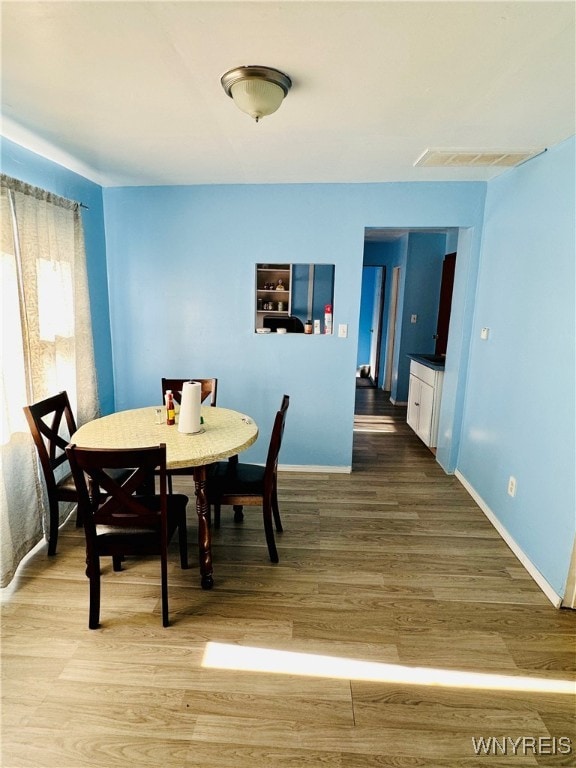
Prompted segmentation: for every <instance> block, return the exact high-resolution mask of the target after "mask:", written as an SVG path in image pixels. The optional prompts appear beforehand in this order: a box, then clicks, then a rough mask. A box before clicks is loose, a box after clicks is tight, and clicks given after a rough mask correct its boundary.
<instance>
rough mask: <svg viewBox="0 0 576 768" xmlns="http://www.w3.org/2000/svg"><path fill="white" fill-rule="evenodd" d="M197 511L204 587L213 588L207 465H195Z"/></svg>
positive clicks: (199, 552) (201, 578)
mask: <svg viewBox="0 0 576 768" xmlns="http://www.w3.org/2000/svg"><path fill="white" fill-rule="evenodd" d="M194 484H195V493H196V513H197V515H198V554H199V560H200V583H201V584H202V589H212V587H213V586H214V579H213V578H212V545H211V535H210V526H209V525H208V498H207V496H206V467H194Z"/></svg>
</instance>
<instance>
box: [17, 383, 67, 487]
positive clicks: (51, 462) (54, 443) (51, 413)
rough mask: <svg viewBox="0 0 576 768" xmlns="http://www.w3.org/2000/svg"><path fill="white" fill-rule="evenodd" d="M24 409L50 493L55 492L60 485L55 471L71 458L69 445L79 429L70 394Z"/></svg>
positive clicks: (62, 393)
mask: <svg viewBox="0 0 576 768" xmlns="http://www.w3.org/2000/svg"><path fill="white" fill-rule="evenodd" d="M23 410H24V414H25V416H26V420H27V421H28V426H29V427H30V432H31V433H32V437H33V439H34V443H35V445H36V449H37V451H38V456H39V458H40V463H41V465H42V471H43V472H44V477H45V479H46V485H47V487H48V493H51V492H52V490H53V489H54V488H55V487H56V478H55V475H54V472H55V471H56V469H57V468H58V467H59V466H60V465H62V464H64V463H65V462H67V461H68V459H67V456H66V446H67V445H68V443H69V442H70V437H71V436H72V435H73V434H74V432H76V421H75V419H74V414H73V413H72V408H71V407H70V400H69V399H68V394H67V393H66V392H59V393H58V394H57V395H53V396H52V397H48V398H46V399H45V400H40V401H39V402H37V403H33V404H32V405H25V406H24V409H23ZM64 428H66V430H67V434H66V433H64Z"/></svg>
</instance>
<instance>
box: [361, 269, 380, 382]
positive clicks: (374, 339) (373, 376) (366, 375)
mask: <svg viewBox="0 0 576 768" xmlns="http://www.w3.org/2000/svg"><path fill="white" fill-rule="evenodd" d="M385 285H386V267H383V266H372V265H370V266H364V267H363V268H362V293H361V299H360V302H361V305H360V323H359V330H358V357H357V370H356V379H357V381H356V383H357V386H363V387H378V385H379V382H380V378H381V376H380V360H381V351H380V350H381V347H382V314H383V310H384V291H385Z"/></svg>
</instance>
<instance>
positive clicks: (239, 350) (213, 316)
mask: <svg viewBox="0 0 576 768" xmlns="http://www.w3.org/2000/svg"><path fill="white" fill-rule="evenodd" d="M485 189H486V185H485V184H482V183H478V184H476V183H472V184H471V183H464V184H460V183H453V184H436V183H431V184H423V183H419V184H352V185H344V184H343V185H313V184H310V185H298V184H294V185H278V186H276V185H265V186H248V185H245V186H198V187H154V188H111V189H106V190H104V211H105V218H106V246H107V253H108V268H109V284H110V307H111V327H112V345H113V355H114V366H115V369H114V372H115V388H116V389H115V392H116V406H117V408H118V409H122V408H129V407H136V406H139V405H146V404H149V403H155V402H157V401H158V399H159V396H160V387H159V381H160V378H161V376H162V375H165V376H187V375H190V374H193V375H195V376H217V377H218V378H219V379H220V381H219V391H218V401H219V403H221V404H222V405H224V406H229V407H231V408H236V409H238V410H241V411H245V412H249V413H250V414H251V415H252V416H254V418H255V419H256V421H257V422H258V424H259V426H260V427H261V432H262V434H263V435H264V436H265V440H259V441H258V442H257V444H256V445H255V446H254V447H253V448H252V449H250V452H249V454H247V458H248V457H249V458H250V459H251V460H254V461H262V460H263V459H264V453H265V447H266V442H267V436H268V434H269V430H270V427H271V421H272V416H273V413H274V411H275V409H276V408H277V407H278V404H279V402H280V399H281V397H282V395H283V394H284V392H286V393H288V394H290V395H291V398H292V399H291V405H290V413H289V417H288V419H287V426H286V433H285V441H284V444H283V450H282V463H283V464H303V465H306V464H308V465H316V466H332V467H349V466H350V465H351V461H352V435H353V433H352V424H353V412H354V396H355V373H356V351H357V339H358V319H359V310H360V289H361V277H362V261H363V248H364V229H365V227H367V226H391V227H403V228H404V227H405V228H410V227H433V226H434V227H452V226H456V227H457V226H468V227H473V228H474V231H475V232H476V238H477V241H478V244H479V237H480V235H479V233H480V228H481V222H482V214H483V204H484V195H485ZM309 261H314V262H319V263H322V262H323V263H329V264H334V265H335V291H334V324H335V327H336V328H337V326H338V323H347V324H348V331H349V332H348V338H346V339H340V338H338V337H337V335H336V334H335V335H333V336H331V337H326V336H320V337H318V336H303V335H297V336H296V335H290V334H288V335H287V336H284V337H277V336H276V335H274V334H272V335H270V336H262V335H257V334H255V333H254V329H253V325H254V323H253V320H254V265H255V263H257V262H265V263H268V262H276V263H284V262H286V263H289V262H293V263H306V262H309Z"/></svg>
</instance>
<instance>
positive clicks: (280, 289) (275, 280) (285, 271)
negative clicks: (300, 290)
mask: <svg viewBox="0 0 576 768" xmlns="http://www.w3.org/2000/svg"><path fill="white" fill-rule="evenodd" d="M291 307H292V265H291V264H256V328H262V320H263V319H264V316H265V315H276V316H279V317H287V316H288V315H289V314H290V312H291Z"/></svg>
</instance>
